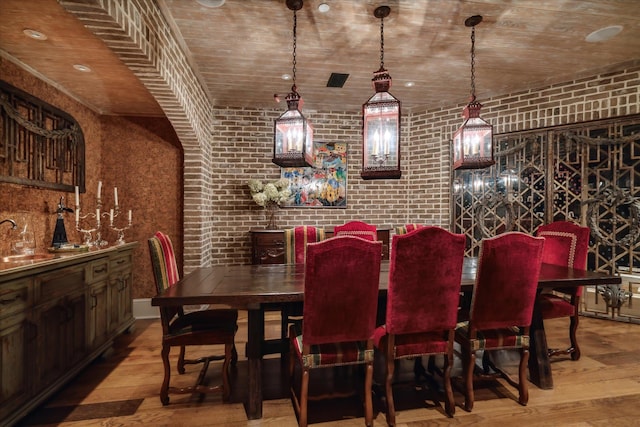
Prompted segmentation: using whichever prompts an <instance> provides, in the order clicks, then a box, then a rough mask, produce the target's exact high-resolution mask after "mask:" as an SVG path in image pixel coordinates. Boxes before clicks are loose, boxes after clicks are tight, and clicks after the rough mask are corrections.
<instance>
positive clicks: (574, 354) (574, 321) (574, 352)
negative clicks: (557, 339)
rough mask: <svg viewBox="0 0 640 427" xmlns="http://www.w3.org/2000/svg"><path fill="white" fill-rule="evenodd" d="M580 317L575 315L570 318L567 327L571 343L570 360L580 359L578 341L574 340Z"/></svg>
mask: <svg viewBox="0 0 640 427" xmlns="http://www.w3.org/2000/svg"><path fill="white" fill-rule="evenodd" d="M579 319H580V316H579V315H578V314H576V315H575V316H571V321H570V322H571V324H570V325H569V340H570V341H571V349H570V350H569V351H570V352H571V360H578V359H580V347H579V346H578V339H577V338H576V332H577V331H578V322H579Z"/></svg>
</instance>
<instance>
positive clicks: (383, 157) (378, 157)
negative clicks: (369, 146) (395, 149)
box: [371, 153, 389, 166]
mask: <svg viewBox="0 0 640 427" xmlns="http://www.w3.org/2000/svg"><path fill="white" fill-rule="evenodd" d="M371 158H372V159H373V161H374V162H375V163H377V164H378V166H382V165H384V164H385V163H387V160H389V153H384V154H378V153H373V154H372V155H371Z"/></svg>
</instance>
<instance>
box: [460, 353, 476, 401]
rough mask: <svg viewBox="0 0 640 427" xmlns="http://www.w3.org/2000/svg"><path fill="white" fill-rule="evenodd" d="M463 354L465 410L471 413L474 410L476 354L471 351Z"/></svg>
mask: <svg viewBox="0 0 640 427" xmlns="http://www.w3.org/2000/svg"><path fill="white" fill-rule="evenodd" d="M462 354H463V356H464V358H463V361H462V364H463V371H464V372H463V376H464V387H465V390H466V391H465V398H464V409H465V410H466V411H469V412H471V411H472V410H473V399H474V394H473V370H474V367H475V364H476V352H475V351H473V350H471V349H463V350H462Z"/></svg>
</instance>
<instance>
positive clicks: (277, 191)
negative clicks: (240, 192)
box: [247, 178, 291, 207]
mask: <svg viewBox="0 0 640 427" xmlns="http://www.w3.org/2000/svg"><path fill="white" fill-rule="evenodd" d="M247 185H248V187H249V191H250V192H251V197H252V198H253V201H254V202H256V204H257V205H258V206H262V207H268V206H270V205H278V206H282V205H284V204H285V203H286V201H287V200H289V197H291V190H290V189H289V181H288V180H286V179H284V178H280V179H278V180H276V181H272V182H268V183H266V184H263V183H262V181H260V180H257V179H250V180H249V183H248V184H247Z"/></svg>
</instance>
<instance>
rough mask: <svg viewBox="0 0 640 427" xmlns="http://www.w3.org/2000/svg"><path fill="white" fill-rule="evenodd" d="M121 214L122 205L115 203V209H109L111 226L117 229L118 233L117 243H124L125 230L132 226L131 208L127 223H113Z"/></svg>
mask: <svg viewBox="0 0 640 427" xmlns="http://www.w3.org/2000/svg"><path fill="white" fill-rule="evenodd" d="M119 215H120V206H118V205H117V204H116V205H115V208H114V209H111V210H110V211H109V227H111V229H112V230H114V231H116V232H117V233H118V240H116V245H124V243H125V241H124V231H125V230H127V229H129V228H131V210H129V217H128V220H127V223H126V225H124V226H122V227H116V226H115V225H114V224H113V220H114V219H115V218H117V217H118V216H119Z"/></svg>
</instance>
